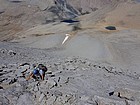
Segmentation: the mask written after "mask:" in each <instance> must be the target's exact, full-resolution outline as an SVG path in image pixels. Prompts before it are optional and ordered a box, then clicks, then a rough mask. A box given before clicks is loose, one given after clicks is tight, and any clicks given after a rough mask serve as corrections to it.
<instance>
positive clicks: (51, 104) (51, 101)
mask: <svg viewBox="0 0 140 105" xmlns="http://www.w3.org/2000/svg"><path fill="white" fill-rule="evenodd" d="M55 101H56V97H55V96H51V97H49V98H48V99H47V105H54V102H55Z"/></svg>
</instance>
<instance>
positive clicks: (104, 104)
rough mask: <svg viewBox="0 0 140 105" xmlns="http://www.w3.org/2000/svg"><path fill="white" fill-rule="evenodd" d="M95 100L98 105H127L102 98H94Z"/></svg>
mask: <svg viewBox="0 0 140 105" xmlns="http://www.w3.org/2000/svg"><path fill="white" fill-rule="evenodd" d="M93 100H95V102H96V103H97V104H98V105H126V103H125V102H124V101H120V100H114V99H109V98H105V97H100V96H94V98H93Z"/></svg>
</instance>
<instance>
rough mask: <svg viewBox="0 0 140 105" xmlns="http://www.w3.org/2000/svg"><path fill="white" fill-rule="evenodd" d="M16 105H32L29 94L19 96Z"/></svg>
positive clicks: (31, 98)
mask: <svg viewBox="0 0 140 105" xmlns="http://www.w3.org/2000/svg"><path fill="white" fill-rule="evenodd" d="M17 105H34V102H33V97H32V95H31V94H29V93H24V94H23V95H20V96H19V98H18V100H17Z"/></svg>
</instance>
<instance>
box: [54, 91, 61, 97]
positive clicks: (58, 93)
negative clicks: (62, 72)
mask: <svg viewBox="0 0 140 105" xmlns="http://www.w3.org/2000/svg"><path fill="white" fill-rule="evenodd" d="M54 95H55V96H56V97H58V96H62V95H63V93H62V92H60V91H58V90H56V91H54Z"/></svg>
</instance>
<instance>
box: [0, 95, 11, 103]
mask: <svg viewBox="0 0 140 105" xmlns="http://www.w3.org/2000/svg"><path fill="white" fill-rule="evenodd" d="M0 105H10V102H9V100H8V99H7V97H4V96H3V97H2V96H0Z"/></svg>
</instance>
